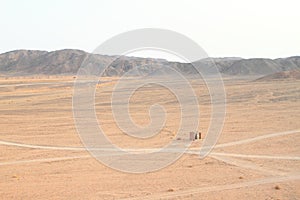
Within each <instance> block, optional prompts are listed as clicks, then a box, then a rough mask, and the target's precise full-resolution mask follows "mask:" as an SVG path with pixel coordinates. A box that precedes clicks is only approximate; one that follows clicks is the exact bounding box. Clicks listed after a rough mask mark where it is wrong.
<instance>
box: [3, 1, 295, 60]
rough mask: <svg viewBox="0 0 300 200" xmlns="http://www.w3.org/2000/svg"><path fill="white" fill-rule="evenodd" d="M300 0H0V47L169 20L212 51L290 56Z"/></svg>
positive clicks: (99, 37) (75, 41)
mask: <svg viewBox="0 0 300 200" xmlns="http://www.w3.org/2000/svg"><path fill="white" fill-rule="evenodd" d="M299 8H300V1H299V0H284V1H276V0H273V1H271V0H270V1H269V0H265V1H263V0H251V1H242V0H203V1H201V0H178V1H176V0H106V1H104V0H91V1H89V0H86V1H79V0H65V1H64V0H49V1H47V0H44V1H42V0H24V1H22V0H6V1H5V0H4V1H3V0H0V27H1V31H0V34H1V37H0V44H1V45H0V53H3V52H6V51H10V50H15V49H39V50H57V49H65V48H76V49H82V50H85V51H88V52H92V51H93V50H94V49H95V48H96V47H97V46H98V45H99V44H101V43H102V42H103V41H105V40H107V39H109V38H110V37H112V36H114V35H116V34H119V33H122V32H124V31H128V30H132V29H137V28H165V29H170V30H173V31H177V32H179V33H182V34H184V35H186V36H188V37H190V38H191V39H193V40H194V41H196V42H197V43H198V44H199V45H200V46H202V47H203V48H204V49H205V51H206V52H207V53H208V55H209V56H213V57H223V56H240V57H245V58H249V57H270V58H275V57H287V56H292V55H300V26H299V22H300V11H299Z"/></svg>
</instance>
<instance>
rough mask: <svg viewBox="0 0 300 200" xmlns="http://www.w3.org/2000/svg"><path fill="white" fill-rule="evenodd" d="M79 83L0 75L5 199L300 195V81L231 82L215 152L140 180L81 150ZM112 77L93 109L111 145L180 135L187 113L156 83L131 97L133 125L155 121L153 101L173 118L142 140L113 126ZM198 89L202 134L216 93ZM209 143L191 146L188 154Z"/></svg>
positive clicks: (159, 142)
mask: <svg viewBox="0 0 300 200" xmlns="http://www.w3.org/2000/svg"><path fill="white" fill-rule="evenodd" d="M73 81H74V77H68V76H66V77H63V76H60V77H38V78H30V77H29V78H28V77H27V78H24V77H18V78H16V77H15V78H13V77H10V78H1V80H0V94H1V95H0V130H1V132H0V199H254V198H255V199H269V200H271V199H300V190H299V188H300V148H299V146H300V123H299V121H300V87H299V86H300V81H299V80H298V81H296V80H282V81H260V82H255V81H253V80H249V79H231V78H226V79H224V83H225V90H226V95H227V109H226V117H225V124H224V127H223V130H222V133H221V136H220V138H219V140H218V143H217V146H216V148H214V150H213V151H212V153H211V154H210V155H209V156H207V157H206V158H204V159H199V156H198V155H197V152H198V151H192V150H191V151H189V152H187V153H185V154H184V155H183V156H182V157H181V158H180V159H178V160H177V161H176V162H174V163H173V164H171V165H169V166H167V167H165V168H163V169H161V170H159V171H155V172H149V173H143V174H130V173H124V172H120V171H117V170H114V169H111V168H109V167H107V166H105V165H103V164H102V163H100V162H99V161H97V160H96V159H95V158H93V157H92V156H90V154H89V153H88V152H87V151H86V150H84V148H80V147H83V144H82V142H81V140H80V138H79V136H78V134H77V131H76V128H75V125H74V119H73V113H72V96H73ZM106 81H107V82H105V83H102V84H99V85H97V91H96V111H97V117H98V119H101V124H102V128H103V130H104V132H105V133H106V134H107V137H109V139H110V140H111V141H112V142H113V143H114V144H116V145H118V146H120V147H123V148H127V147H130V148H132V147H137V148H160V147H162V146H163V145H164V144H166V143H168V142H169V141H171V140H172V139H174V136H175V133H176V130H177V128H178V124H179V119H180V115H179V114H178V113H179V110H180V107H179V105H178V102H177V101H176V98H175V97H174V95H173V94H172V93H170V92H169V91H167V90H166V89H164V88H162V87H159V86H155V85H153V86H151V87H148V88H141V89H140V90H139V91H137V92H136V93H135V94H134V95H133V96H132V98H131V99H130V102H131V104H130V105H132V107H131V114H132V119H133V120H134V121H135V122H136V123H137V124H139V125H141V126H143V125H146V124H148V123H149V120H150V119H149V115H148V108H149V106H150V105H152V104H153V103H160V104H161V105H163V106H164V108H165V109H166V111H167V113H168V118H167V120H166V124H165V127H164V128H163V130H162V131H161V132H160V133H159V134H157V135H155V136H154V137H152V138H150V139H146V140H145V139H143V140H141V139H135V138H132V137H129V136H126V135H124V134H123V133H122V131H121V130H120V129H119V128H118V126H117V125H116V124H115V122H114V119H113V115H112V112H111V108H110V101H111V91H112V90H113V86H114V84H115V83H116V81H117V78H112V79H111V78H107V79H106ZM192 85H193V87H194V88H195V91H197V92H196V94H197V97H198V99H199V108H200V110H201V113H202V114H201V118H200V119H199V122H200V127H199V130H200V131H201V132H202V134H203V137H204V138H205V136H206V132H207V130H208V126H209V120H210V111H211V106H210V103H209V93H208V91H207V88H206V87H205V84H204V83H203V82H201V81H197V80H194V81H192ZM183 139H184V138H183ZM202 142H203V139H202V140H197V141H195V142H193V144H192V146H191V149H199V148H200V147H201V144H202ZM74 147H75V148H74Z"/></svg>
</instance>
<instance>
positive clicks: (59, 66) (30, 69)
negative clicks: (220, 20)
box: [0, 49, 300, 76]
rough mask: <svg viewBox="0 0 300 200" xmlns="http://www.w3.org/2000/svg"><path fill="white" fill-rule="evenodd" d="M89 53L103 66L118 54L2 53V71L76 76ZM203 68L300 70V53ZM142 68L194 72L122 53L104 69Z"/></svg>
mask: <svg viewBox="0 0 300 200" xmlns="http://www.w3.org/2000/svg"><path fill="white" fill-rule="evenodd" d="M87 56H89V58H92V59H93V64H95V65H101V64H104V63H108V62H112V61H114V60H115V59H116V58H117V57H116V56H107V55H98V54H90V53H87V52H84V51H82V50H76V49H63V50H57V51H51V52H48V51H38V50H15V51H10V52H6V53H3V54H0V74H4V75H9V76H14V75H18V76H22V75H35V74H44V75H75V74H76V73H77V71H78V69H79V67H80V66H81V63H82V62H83V61H84V59H85V58H86V57H87ZM194 64H195V65H197V66H200V67H201V68H202V69H203V70H207V71H210V69H211V67H212V66H213V65H214V64H215V65H216V66H217V68H218V69H219V71H220V73H221V74H224V75H233V76H249V75H261V76H264V75H268V74H274V73H276V72H282V71H291V70H299V69H300V56H294V57H288V58H278V59H266V58H252V59H243V58H236V57H228V58H206V59H202V60H199V61H196V62H194ZM135 67H136V68H137V69H138V73H137V74H136V75H140V76H146V75H157V74H160V73H167V72H164V70H165V68H167V67H171V68H174V69H176V70H179V71H180V72H182V73H183V74H194V73H195V69H194V67H193V66H192V64H190V63H179V62H171V61H167V60H164V59H155V58H137V57H126V56H121V57H120V58H119V59H117V60H115V61H114V62H113V63H112V64H111V66H110V67H108V68H107V69H106V71H105V72H104V74H103V75H104V76H121V75H123V74H124V73H126V72H128V71H130V70H131V69H133V68H135Z"/></svg>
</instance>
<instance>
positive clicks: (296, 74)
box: [257, 70, 300, 81]
mask: <svg viewBox="0 0 300 200" xmlns="http://www.w3.org/2000/svg"><path fill="white" fill-rule="evenodd" d="M288 79H290V80H300V70H291V71H283V72H277V73H274V74H270V75H266V76H263V77H261V78H259V79H257V81H271V80H288Z"/></svg>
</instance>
